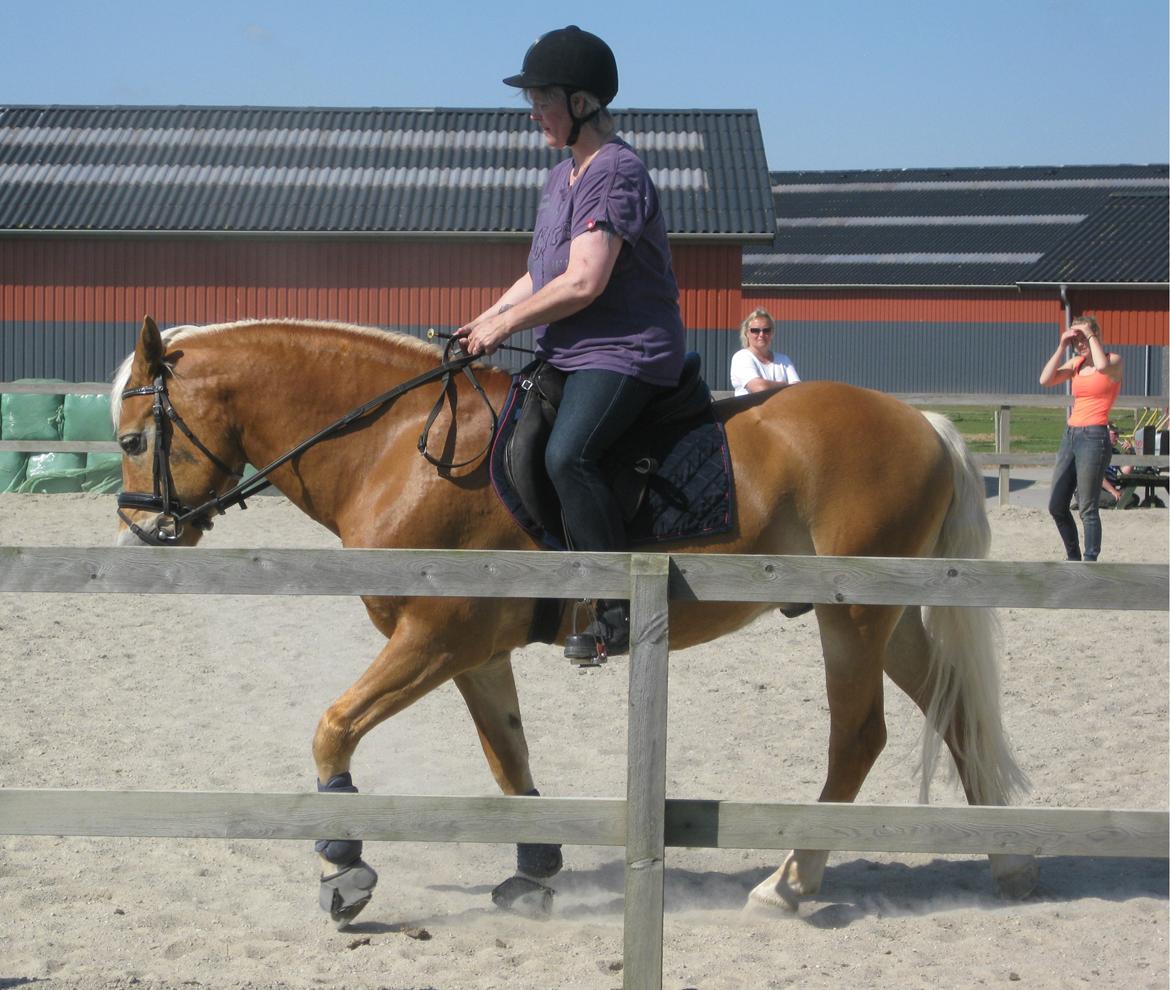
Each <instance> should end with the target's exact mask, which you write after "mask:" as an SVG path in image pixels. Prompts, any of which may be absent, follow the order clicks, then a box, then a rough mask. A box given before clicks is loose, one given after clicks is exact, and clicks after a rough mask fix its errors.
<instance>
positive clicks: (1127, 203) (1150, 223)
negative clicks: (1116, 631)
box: [1020, 191, 1170, 285]
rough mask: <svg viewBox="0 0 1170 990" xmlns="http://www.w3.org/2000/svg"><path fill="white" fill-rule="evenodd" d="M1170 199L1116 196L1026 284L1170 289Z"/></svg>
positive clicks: (1024, 279)
mask: <svg viewBox="0 0 1170 990" xmlns="http://www.w3.org/2000/svg"><path fill="white" fill-rule="evenodd" d="M1168 204H1170V200H1168V199H1167V195H1166V193H1165V191H1163V192H1162V193H1160V194H1154V193H1151V194H1146V195H1140V194H1135V195H1129V194H1123V193H1114V194H1112V195H1111V196H1110V197H1109V199H1108V201H1107V202H1106V203H1105V205H1104V206H1102V207H1101V209H1099V210H1098V211H1097V212H1096V213H1094V214H1093V215H1092V216H1090V217H1089V218H1088V219H1087V220H1086V221H1085V222H1084V223H1081V224H1078V225H1077V227H1076V229H1075V230H1074V231H1073V232H1072V234H1071V235H1070V236H1068V237H1067V238H1065V239H1064V240H1063V241H1061V242H1060V243H1059V244H1057V245H1055V246H1053V247H1052V248H1050V249H1049V250H1048V251H1046V252H1045V254H1044V257H1043V258H1042V259H1041V260H1040V261H1039V262H1038V263H1037V264H1036V265H1035V266H1034V267H1032V268H1030V269H1029V270H1028V271H1026V272H1025V273H1024V274H1023V275H1021V276H1020V282H1021V283H1044V284H1050V285H1051V284H1061V285H1084V284H1107V285H1109V284H1112V285H1116V284H1123V283H1127V282H1139V283H1152V284H1161V285H1165V284H1167V283H1168V282H1170V206H1168Z"/></svg>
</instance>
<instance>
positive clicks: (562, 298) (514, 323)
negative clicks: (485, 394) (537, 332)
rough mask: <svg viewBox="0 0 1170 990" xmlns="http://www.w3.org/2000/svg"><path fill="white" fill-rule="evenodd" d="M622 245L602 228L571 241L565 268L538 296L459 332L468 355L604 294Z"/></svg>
mask: <svg viewBox="0 0 1170 990" xmlns="http://www.w3.org/2000/svg"><path fill="white" fill-rule="evenodd" d="M623 243H624V242H623V241H622V239H621V238H620V237H619V236H618V235H617V234H615V233H614V232H613V231H612V230H609V229H608V228H606V227H602V226H598V227H596V228H594V229H593V230H590V231H587V232H586V233H584V234H580V235H579V236H577V237H574V238H573V240H572V241H571V242H570V244H569V263H568V265H567V266H566V268H565V270H564V271H563V272H562V273H561V274H560V275H558V276H557V277H556V278H554V279H552V280H550V281H549V282H547V283H546V284H545V285H544V286H543V287H542V288H541V290H540V291H539V292H536V293H530V294H529V296H528V297H527V298H526V299H522V300H520V301H518V302H516V303H515V304H514V305H513V306H511V308H509V309H507V310H504V311H502V312H501V311H499V310H497V311H496V312H494V313H487V314H485V315H484V316H482V317H480V318H479V319H477V320H475V321H473V322H472V323H469V324H467V326H465V327H461V328H460V330H459V333H460V335H465V336H466V337H467V349H468V352H469V353H471V354H491V353H492V352H493V351H495V349H496V348H497V347H499V346H500V344H502V343H503V342H504V341H505V340H507V339H508V338H509V337H510V336H512V334H514V333H516V332H517V331H520V330H527V329H529V328H531V327H537V326H541V325H542V324H545V323H552V322H553V321H554V320H562V319H564V318H565V317H566V316H572V315H573V314H574V313H577V312H580V311H581V310H583V309H584V308H585V307H586V306H588V305H589V304H590V303H591V302H593V300H594V299H596V298H597V297H598V296H599V295H601V293H602V292H603V291H604V289H605V286H606V285H607V284H608V282H609V277H610V275H611V274H612V273H613V266H614V265H615V264H616V262H617V259H618V255H619V254H620V253H621V249H622V244H623ZM529 285H530V286H531V282H529ZM513 288H515V286H513ZM509 292H511V290H509ZM465 331H466V333H464V332H465Z"/></svg>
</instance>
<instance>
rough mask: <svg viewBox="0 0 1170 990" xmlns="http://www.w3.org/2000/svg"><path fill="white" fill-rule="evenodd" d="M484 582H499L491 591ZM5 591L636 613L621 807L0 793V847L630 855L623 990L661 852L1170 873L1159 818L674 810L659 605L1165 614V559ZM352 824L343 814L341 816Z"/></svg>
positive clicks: (625, 565) (283, 577)
mask: <svg viewBox="0 0 1170 990" xmlns="http://www.w3.org/2000/svg"><path fill="white" fill-rule="evenodd" d="M485 575H487V576H490V578H491V580H488V581H485V580H484V577H485ZM0 593H42V594H43V593H56V594H77V593H100V594H110V593H128V594H215V595H224V594H229V595H235V594H247V595H255V594H263V595H425V596H459V597H501V598H508V597H519V598H544V597H548V596H549V595H550V594H551V595H554V596H555V597H558V598H566V599H573V598H595V597H602V598H629V599H631V603H632V609H631V617H630V626H631V628H630V643H631V649H630V658H629V706H628V729H627V733H628V734H627V778H626V799H625V800H624V801H622V800H617V799H598V798H578V799H555V798H543V797H542V798H473V797H403V796H374V795H352V796H349V797H347V799H346V800H345V802H343V803H344V805H345V807H344V809H339V807H338V801H337V798H336V797H332V798H331V797H330V796H328V795H319V794H199V793H165V792H164V793H151V792H123V791H111V792H100V791H71V790H24V789H12V788H0V834H21V835H113V836H184V837H200V838H221V839H223V838H265V839H274V838H285V839H308V838H316V837H319V836H322V835H336V836H338V837H341V838H365V839H375V840H391V841H393V840H400V841H407V840H409V841H444V842H457V841H463V842H508V843H512V842H562V843H569V844H573V843H576V844H583V845H624V846H625V849H626V856H625V859H626V886H625V920H624V926H625V927H624V948H623V960H624V966H623V985H624V987H626V988H630V990H634V988H637V990H649V988H654V990H661V987H662V968H663V967H662V935H663V892H664V867H665V849H666V847H667V846H668V845H671V846H687V847H692V848H701V847H719V848H756V849H779V848H792V847H794V846H795V847H799V848H807V849H829V850H849V851H855V852H865V851H888V852H937V853H951V854H956V853H960V854H962V853H981V852H994V853H1026V854H1033V855H1040V854H1050V855H1084V856H1131V857H1132V856H1141V857H1157V858H1165V857H1166V855H1167V848H1168V846H1170V815H1168V814H1167V812H1166V811H1165V810H1163V809H1158V810H1123V809H1070V808H1028V807H1015V808H990V807H943V806H931V807H903V806H866V805H841V804H746V803H737V802H724V801H720V800H717V799H715V800H693V801H668V800H667V799H666V796H665V784H666V743H667V668H668V660H669V657H668V649H669V608H668V606H669V602H670V600H676V601H695V602H698V601H731V602H737V601H752V602H786V601H807V602H814V603H828V604H867V603H875V604H906V605H919V604H935V605H937V604H946V605H961V606H973V605H990V606H1008V605H1010V606H1012V607H1017V608H1018V607H1024V608H1028V607H1032V608H1076V609H1077V610H1079V611H1083V610H1084V609H1086V608H1088V609H1137V610H1151V611H1162V612H1165V611H1167V610H1168V609H1170V571H1168V570H1167V568H1166V566H1165V565H1164V564H1097V565H1095V566H1093V567H1075V568H1070V567H1068V566H1067V565H1066V564H1063V563H1020V562H1015V561H973V560H946V559H942V560H939V559H935V560H922V559H898V558H867V557H789V556H738V555H729V554H677V555H666V554H636V553H635V554H618V553H606V554H570V553H548V552H537V551H527V552H526V551H483V550H290V549H237V550H230V549H229V550H195V551H190V552H185V553H181V554H175V553H171V552H169V551H167V550H160V549H153V548H129V547H127V548H107V547H100V548H99V547H94V548H90V547H86V548H41V547H35V548H30V547H0ZM342 812H343V813H344V817H343V818H339V815H341V814H342Z"/></svg>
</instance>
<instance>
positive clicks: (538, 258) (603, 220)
mask: <svg viewBox="0 0 1170 990" xmlns="http://www.w3.org/2000/svg"><path fill="white" fill-rule="evenodd" d="M504 82H505V83H507V84H508V85H509V86H518V87H520V88H521V89H523V90H524V95H525V97H526V98H527V99H528V101H529V103H530V104H531V105H532V114H531V116H532V119H533V120H534V121H535V122H536V123H537V124H538V125H539V126H540V129H541V132H542V133H543V134H544V139H545V142H546V143H547V144H548V146H549V147H550V148H552V149H554V150H557V151H559V150H561V149H562V148H566V147H567V148H568V149H569V151H570V152H571V156H570V157H569V158H566V159H565V160H564V161H562V162H561V163H560V164H559V165H557V166H556V167H554V168H553V169H552V171H551V173H550V174H549V177H548V181H547V183H546V184H545V187H544V193H543V195H542V196H541V200H540V209H539V211H538V212H537V215H536V230H535V232H534V233H533V236H532V249H531V251H530V252H529V254H528V270H527V271H526V272H525V273H524V274H523V275H521V276H520V278H518V279H517V280H516V282H515V283H514V284H513V285H512V287H511V288H510V289H508V291H507V292H505V293H504V294H503V295H502V296H501V297H500V298H499V299H498V300H497V301H496V302H495V303H493V304H492V305H491V306H490V307H488V309H487V310H486V311H485V312H483V313H481V314H480V315H479V316H478V317H476V318H475V319H474V320H472V321H471V322H470V323H468V324H466V325H465V326H463V327H461V328H460V329H459V331H458V334H459V336H460V337H461V338H462V339H463V342H464V347H465V348H466V350H467V352H468V353H469V354H477V355H478V354H491V353H493V352H494V351H495V349H496V348H497V347H499V345H500V344H502V343H503V342H504V341H505V340H507V339H508V337H510V336H511V335H512V334H514V333H516V332H518V331H520V330H527V329H531V328H535V329H536V334H535V336H536V346H537V353H538V355H539V356H540V357H541V358H542V359H543V360H545V361H547V362H549V363H550V364H552V365H553V366H554V367H556V368H558V369H559V370H561V371H564V372H566V373H567V376H566V378H565V386H564V396H563V398H562V400H561V405H560V410H559V412H558V414H557V419H556V424H555V425H554V427H553V430H552V435H551V436H550V437H549V441H548V446H547V448H546V452H545V464H546V467H547V469H548V474H549V477H550V478H551V480H552V483H553V487H554V488H555V489H556V492H557V496H558V497H559V499H560V503H561V511H562V513H563V516H564V523H565V530H566V536H567V537H568V540H569V543H570V546H571V548H572V549H574V550H602V551H604V550H625V549H627V547H628V545H627V543H626V533H625V526H624V524H623V522H622V511H621V508H620V506H619V505H618V502H617V499H616V498H615V496H614V493H613V491H612V490H611V489H610V486H609V483H608V482H607V481H606V478H605V475H604V474H603V473H602V469H601V460H602V458H603V457H604V456H605V454H606V452H607V451H608V450H609V449H610V448H611V447H612V446H613V445H614V444H615V443H616V442H617V441H618V440H619V439H620V438H621V437H622V435H623V434H624V433H625V432H626V431H627V430H628V429H629V428H630V427H631V426H632V425H633V423H634V421H635V420H636V419H637V418H638V414H639V413H640V412H641V411H642V410H643V409H644V408H645V407H646V406H647V404H648V403H650V402H651V401H652V400H653V399H654V398H655V396H656V395H658V394H660V393H662V392H663V391H665V390H666V389H667V388H669V387H671V386H674V385H677V384H678V380H679V374H680V372H681V371H682V365H683V356H684V352H685V350H686V344H685V335H684V332H683V324H682V317H681V316H680V314H679V308H678V285H677V284H676V282H675V278H674V271H673V270H672V268H671V260H670V245H669V243H668V242H667V238H666V222H665V220H664V219H663V216H662V210H661V209H659V205H658V191H657V190H656V189H655V188H654V183H653V182H652V181H651V179H650V173H649V172H648V171H647V170H646V166H645V165H643V164H642V162H641V161H640V160H639V159H638V156H637V155H635V154H634V151H633V149H632V148H631V147H630V146H629V145H628V144H626V143H625V142H624V141H623V140H621V138H619V137H617V136H616V135H615V133H614V125H613V118H612V117H611V116H610V114H609V111H608V110H607V109H606V107H607V106H608V105H609V103H610V101H611V100H613V98H614V96H616V95H617V90H618V72H617V63H616V62H615V61H614V57H613V52H612V51H611V50H610V48H609V45H607V44H606V43H605V42H604V41H602V40H601V39H600V38H598V37H597V36H596V35H593V34H590V33H589V32H588V31H582V30H581V29H580V28H578V27H575V26H570V27H567V28H561V29H560V30H557V31H550V32H548V34H545V35H543V36H542V37H540V38H539V39H537V41H536V42H535V43H534V44H533V45H532V47H531V48H529V49H528V53H527V54H526V55H525V56H524V66H523V68H522V69H521V71H520V72H519V73H518V74H517V75H514V76H509V77H508V78H507V79H505V80H504ZM629 623H630V610H629V603H628V602H625V601H622V602H613V603H609V604H608V606H607V605H606V604H605V603H599V604H598V615H597V618H596V619H595V620H594V621H593V623H592V624H591V625H590V628H589V630H588V632H590V633H593V634H594V635H596V636H597V637H598V638H600V639H601V640H603V641H604V643H605V649H606V652H607V653H609V654H616V653H622V652H625V650H626V649H627V648H628V646H629Z"/></svg>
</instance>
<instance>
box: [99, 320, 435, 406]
mask: <svg viewBox="0 0 1170 990" xmlns="http://www.w3.org/2000/svg"><path fill="white" fill-rule="evenodd" d="M257 326H272V327H294V328H296V329H297V330H323V331H334V332H342V333H346V334H353V335H355V336H359V337H364V338H366V339H367V340H370V341H371V342H374V343H376V344H378V345H382V346H384V345H386V344H392V345H393V346H394V347H398V348H403V349H405V350H406V351H408V352H414V353H415V354H417V355H418V356H420V357H424V356H425V357H431V358H435V359H438V357H439V356H440V354H441V352H440V350H439V348H437V347H435V345H434V344H429V343H427V342H426V341H424V340H419V339H418V338H417V337H412V336H410V335H409V334H405V333H402V332H400V331H398V330H383V329H380V328H378V327H363V326H358V325H357V324H354V323H335V322H330V321H328V320H291V319H280V320H239V321H237V322H234V323H209V324H206V325H204V326H190V325H184V326H176V327H168V328H167V329H166V330H163V331H162V339H163V344H164V345H165V347H166V350H168V351H169V350H170V349H171V348H172V347H174V346H175V345H176V344H179V343H182V342H183V341H184V340H190V339H191V338H192V337H196V336H198V337H201V338H202V337H205V336H209V335H211V334H218V333H228V332H230V331H232V330H241V329H244V328H246V327H257ZM133 363H134V352H133V351H131V352H130V354H129V355H127V357H126V359H125V360H124V361H123V362H122V363H121V364H120V365H119V366H118V370H117V371H116V372H114V380H113V384H112V386H111V388H110V416H111V417H112V419H113V421H114V429H117V428H118V421H119V419H120V418H121V414H122V392H123V391H125V389H126V383H127V382H128V381H129V380H130V368H131V366H132V365H133ZM164 368H165V369H166V370H167V373H170V374H174V367H173V364H172V363H170V362H166V361H165V360H164Z"/></svg>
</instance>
